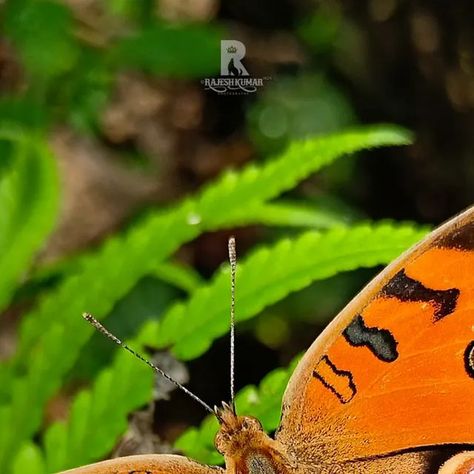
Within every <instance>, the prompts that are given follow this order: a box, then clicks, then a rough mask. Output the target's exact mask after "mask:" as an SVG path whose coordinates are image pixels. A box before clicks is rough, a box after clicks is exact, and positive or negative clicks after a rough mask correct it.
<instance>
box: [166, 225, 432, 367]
mask: <svg viewBox="0 0 474 474" xmlns="http://www.w3.org/2000/svg"><path fill="white" fill-rule="evenodd" d="M425 233H426V231H425V230H420V229H419V228H417V227H415V226H413V225H411V224H402V225H399V224H390V223H382V224H374V225H370V224H363V225H359V226H355V227H353V228H338V229H334V230H330V231H327V232H325V233H319V232H316V231H309V232H306V233H304V234H302V235H301V236H300V237H299V238H297V239H294V240H291V239H283V240H281V241H279V242H278V243H277V244H276V245H274V246H273V247H266V248H262V249H260V250H258V251H256V252H255V253H253V254H252V255H251V256H250V257H248V258H247V259H245V260H244V261H242V263H241V264H240V265H239V266H238V270H237V293H236V320H237V321H243V320H246V319H249V318H252V317H254V316H255V315H256V314H258V313H259V312H260V311H261V310H262V309H263V308H264V307H266V306H268V305H270V304H273V303H275V302H276V301H279V300H280V299H282V298H284V297H285V296H286V295H288V294H289V293H291V292H293V291H296V290H299V289H302V288H304V287H305V286H307V285H309V284H310V283H311V282H313V281H315V280H320V279H324V278H328V277H330V276H333V275H335V274H336V273H338V272H342V271H348V270H352V269H355V268H359V267H371V266H375V265H380V264H383V263H388V262H390V261H391V260H392V259H393V258H394V257H396V256H397V255H399V254H400V253H401V252H402V251H403V250H405V249H406V248H407V247H409V246H410V245H412V244H413V243H415V242H417V241H418V240H419V239H420V238H421V237H422V236H423V235H424V234H425ZM228 293H229V275H228V269H226V270H225V271H222V272H220V273H219V274H218V275H217V276H216V277H215V278H214V279H213V280H212V282H211V283H210V284H209V285H208V286H205V287H203V288H200V289H199V290H197V291H195V292H194V293H193V295H192V297H191V299H190V300H189V301H187V302H186V303H179V304H176V305H175V306H173V307H172V308H171V309H170V310H169V312H168V313H166V314H165V316H164V317H163V320H162V322H161V324H160V328H159V331H158V334H157V344H158V345H159V346H162V347H167V346H172V351H173V353H174V354H175V355H176V356H177V357H178V358H180V359H191V358H194V357H197V356H199V355H200V354H202V353H203V352H204V351H205V350H207V348H208V347H209V346H210V345H211V343H212V341H213V340H214V339H216V338H217V337H220V336H221V335H223V334H225V333H226V332H227V331H228V326H229V321H228V313H229V302H228V299H229V298H228Z"/></svg>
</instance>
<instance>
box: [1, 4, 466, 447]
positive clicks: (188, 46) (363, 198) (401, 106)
mask: <svg viewBox="0 0 474 474" xmlns="http://www.w3.org/2000/svg"><path fill="white" fill-rule="evenodd" d="M0 21H1V26H0V128H1V127H2V126H16V125H18V126H21V127H23V128H24V129H28V130H30V131H31V133H32V134H33V133H36V132H41V133H43V132H46V134H47V136H48V141H49V144H50V146H51V148H52V150H53V152H54V156H55V159H56V160H57V163H58V166H59V171H60V181H61V203H60V215H59V219H58V222H57V224H56V225H55V228H54V232H53V233H52V235H51V236H50V238H49V239H48V241H47V244H46V246H45V248H44V249H43V251H42V253H41V256H40V257H39V259H38V262H37V265H38V266H39V267H41V268H49V269H52V270H51V271H50V273H49V274H48V275H49V276H48V278H43V279H41V284H42V285H45V286H46V287H48V285H50V286H54V284H55V278H57V276H58V272H59V273H60V270H58V268H62V267H61V265H67V263H68V261H69V259H72V258H74V256H75V255H80V254H81V253H82V252H84V251H88V250H89V249H94V248H95V247H96V246H97V245H98V244H99V243H100V242H102V241H103V240H104V239H105V238H106V237H107V236H110V235H112V234H114V233H115V232H117V231H119V230H121V229H125V228H127V227H128V226H130V225H133V222H134V220H135V219H138V218H139V217H140V216H141V215H143V214H145V213H146V212H148V211H149V210H150V209H151V208H155V207H156V206H166V205H168V204H170V203H173V202H175V201H176V200H178V199H179V198H182V197H184V196H186V195H189V194H190V193H192V192H194V191H196V190H197V189H199V188H200V187H201V186H202V185H203V184H205V183H207V182H209V181H211V180H212V179H213V178H215V177H216V176H218V175H219V174H220V173H221V172H222V171H223V170H225V169H227V168H229V167H234V168H239V167H241V166H242V165H244V164H245V163H247V162H250V161H252V160H254V161H259V160H264V159H265V158H266V157H268V156H272V155H275V154H276V153H278V152H279V151H281V150H283V149H284V148H285V146H286V145H287V144H288V143H289V142H291V141H292V140H295V139H301V138H304V137H309V136H314V135H317V134H324V133H328V132H334V131H337V130H342V129H344V128H346V127H348V126H353V125H357V124H366V123H378V122H389V123H396V124H400V125H403V126H405V127H407V128H409V129H410V130H412V131H413V132H414V134H415V144H414V145H413V146H410V147H404V148H393V149H382V150H379V151H372V152H370V153H368V154H360V155H358V156H355V157H353V158H352V159H347V160H342V161H340V162H338V163H337V164H336V165H334V166H331V167H330V168H328V169H327V170H325V171H324V172H322V173H319V174H318V175H317V176H315V177H312V178H311V179H308V180H306V181H305V182H304V183H303V184H301V185H300V186H299V187H298V188H297V189H296V190H293V191H291V193H290V195H289V196H288V197H290V198H292V199H297V200H304V202H306V203H308V206H310V208H311V206H315V208H316V207H318V206H320V207H321V206H322V208H323V209H325V210H326V211H327V215H332V214H331V213H333V215H334V216H336V217H337V219H339V218H340V219H345V220H347V221H348V222H350V221H353V220H358V219H382V218H389V219H397V220H413V221H417V222H421V223H429V224H437V223H439V222H441V221H443V220H444V219H446V218H448V217H450V216H452V215H454V214H455V213H457V212H459V211H461V210H462V209H463V208H465V207H467V206H469V205H470V204H472V203H473V201H474V186H473V185H474V159H473V155H474V134H473V133H472V132H473V125H474V113H473V112H474V29H473V24H474V4H473V3H472V1H469V0H458V1H456V2H443V1H434V0H431V1H406V0H358V1H357V2H356V1H350V0H348V1H345V2H342V1H311V0H299V1H290V0H287V1H285V0H262V1H260V2H253V1H249V0H232V1H231V0H221V1H220V0H193V1H192V0H140V1H137V0H109V1H107V2H102V1H99V0H64V1H54V2H53V1H45V0H40V1H32V0H4V1H0ZM221 39H235V40H239V41H242V42H243V43H244V44H245V46H246V51H247V53H246V57H245V58H244V60H243V62H244V65H245V67H246V68H247V70H248V71H249V74H250V75H251V76H252V77H264V78H266V80H265V81H264V85H263V87H261V88H259V89H258V91H257V92H255V93H250V94H246V95H219V94H217V93H215V92H214V91H212V90H205V88H204V86H203V84H202V81H203V79H204V78H209V77H218V75H219V70H220V58H219V54H220V40H221ZM0 145H1V146H2V147H3V148H0V151H3V153H2V155H3V156H1V157H0V171H1V169H2V167H4V165H5V163H6V162H7V161H8V151H9V150H8V147H6V146H4V144H2V143H0ZM336 217H335V218H336ZM292 232H293V231H292V230H291V229H285V228H277V229H275V228H271V227H269V228H266V227H265V228H264V227H261V226H255V227H246V228H239V229H235V230H234V233H235V235H236V237H237V245H238V252H239V254H241V255H243V254H245V253H246V251H247V250H248V249H249V248H251V247H253V246H254V245H255V244H256V243H258V242H263V241H268V240H274V239H276V238H277V237H278V236H281V235H286V234H288V235H291V233H292ZM229 235H230V233H227V232H215V233H208V234H205V235H203V236H201V237H199V238H198V239H197V240H196V241H194V242H192V243H191V244H188V245H186V246H184V248H182V249H181V250H180V251H179V252H178V254H177V256H176V259H177V260H178V261H180V262H183V263H185V264H187V265H189V267H191V268H193V269H194V270H195V272H196V278H203V279H206V278H208V277H210V275H212V273H213V272H214V271H215V270H216V269H217V268H218V267H219V266H220V265H221V264H222V262H223V261H225V260H226V258H227V238H228V236H229ZM372 275H373V271H367V270H363V271H357V272H352V273H350V274H342V275H339V276H337V277H335V278H332V279H330V280H327V281H324V282H320V283H318V284H314V285H312V286H311V288H309V289H307V290H304V291H303V292H300V293H298V294H297V295H294V296H290V297H289V298H287V299H286V300H285V301H284V302H282V303H279V304H277V305H275V306H274V307H271V308H268V309H266V310H265V311H264V313H263V314H262V315H261V316H260V317H259V318H255V319H253V320H251V321H250V322H248V323H245V324H243V325H241V326H239V328H238V338H237V344H238V346H237V386H238V387H242V386H244V385H246V384H249V383H257V382H258V381H259V380H260V379H261V378H262V376H263V375H264V374H266V373H267V372H268V371H269V370H271V369H272V368H274V367H278V366H281V365H284V364H287V363H288V361H289V360H291V358H292V357H293V356H294V355H295V354H297V353H298V352H300V351H302V350H304V348H305V347H308V346H309V344H310V343H311V342H312V340H313V339H314V337H315V335H316V334H317V330H316V329H315V326H317V327H323V326H324V325H325V324H326V322H327V321H328V320H329V319H330V318H331V317H332V316H334V315H335V314H336V313H337V311H338V309H339V308H340V307H341V306H342V305H343V304H344V303H345V302H347V301H348V300H349V298H350V297H351V296H353V295H354V294H355V292H356V291H357V290H358V289H360V288H361V286H362V285H363V284H364V283H365V282H366V281H367V280H368V279H369V278H370V277H371V276H372ZM27 290H28V289H27ZM27 290H24V294H26V295H28V291H27ZM30 290H31V288H30ZM237 291H238V286H237ZM132 293H133V294H131V295H128V297H127V298H126V299H125V300H124V301H122V302H121V303H120V304H119V305H118V306H117V307H116V308H115V309H114V311H113V314H112V315H111V316H110V317H109V318H108V319H109V323H108V324H109V326H110V327H111V328H112V329H113V330H114V331H115V332H117V333H119V334H120V335H121V336H124V337H126V336H129V335H131V334H133V331H134V327H135V328H136V327H137V326H138V325H139V321H142V320H144V319H146V317H148V316H149V315H150V314H152V313H153V314H156V312H157V311H158V312H159V310H160V308H161V309H163V308H164V307H165V306H166V304H167V303H168V302H169V301H170V300H171V299H173V298H176V297H177V296H180V292H179V290H177V289H176V288H173V287H172V286H170V285H167V284H164V283H163V282H156V281H151V280H145V281H142V282H141V283H140V285H139V286H138V287H137V288H135V290H134V291H133V292H132ZM25 301H26V303H25ZM25 304H26V305H28V298H27V297H26V299H21V298H20V303H18V304H15V305H13V307H11V308H9V309H8V310H7V312H6V317H5V318H4V319H3V320H2V322H1V336H0V357H2V358H7V357H9V356H10V355H11V354H12V352H14V350H15V331H16V327H17V324H18V321H19V319H20V317H21V314H22V309H23V307H24V306H23V305H25ZM130 314H133V318H130ZM127 315H128V316H127ZM90 344H91V345H92V346H94V347H95V350H94V351H91V352H90V353H91V354H93V355H94V357H95V358H97V357H98V355H97V354H102V355H101V357H109V358H110V357H111V354H112V352H113V351H114V350H115V349H114V348H113V347H110V346H111V344H109V343H108V342H106V341H103V340H101V339H100V337H97V338H95V337H94V338H93V340H92V341H91V342H90ZM98 347H100V349H97V348H98ZM227 351H228V338H227V337H226V338H222V339H221V340H219V341H217V342H216V343H215V344H214V345H213V346H212V348H211V349H210V350H209V351H208V352H207V353H206V354H205V355H203V356H202V357H200V358H198V359H196V360H193V361H191V362H190V363H189V364H187V369H186V368H183V367H182V366H179V367H177V368H176V367H175V368H174V369H170V370H177V371H178V373H179V374H180V375H179V376H182V379H183V380H187V379H188V378H189V384H190V387H191V388H192V389H193V390H195V391H196V392H198V393H199V394H200V395H202V396H203V398H204V399H205V400H206V401H209V402H212V403H214V402H215V401H217V400H220V399H222V398H225V397H226V396H227V395H226V394H227V391H228V376H227V373H228V367H227ZM85 352H86V353H87V351H85ZM94 357H90V358H88V357H87V354H86V355H85V356H84V357H83V358H81V361H80V362H79V363H78V366H77V367H76V368H75V370H74V379H75V380H85V379H87V378H89V377H91V375H93V374H94V371H97V370H98V368H97V367H96V366H95V362H94ZM168 362H169V363H170V364H171V366H172V367H174V365H173V362H172V361H171V362H170V361H167V359H166V358H165V361H164V362H163V363H164V364H166V363H168ZM183 371H184V373H182V372H183ZM65 400H66V401H65ZM159 403H164V402H159ZM65 405H67V397H66V396H64V398H58V400H56V401H55V402H54V403H52V404H51V407H50V409H49V411H50V417H51V418H52V419H55V418H58V417H59V418H60V417H61V413H62V412H63V411H64V410H65V408H64V406H65ZM159 411H160V412H161V413H160V423H159V424H158V423H157V427H156V430H157V431H158V434H159V435H160V437H161V438H164V439H166V440H172V439H173V438H174V437H175V436H176V434H178V433H179V432H181V431H182V429H183V426H187V425H188V424H189V423H195V422H197V421H199V420H200V419H201V418H202V417H203V415H204V414H203V413H202V412H201V411H200V409H199V407H198V406H196V407H195V406H194V404H193V402H192V401H190V400H187V399H185V397H184V396H181V394H173V396H172V402H171V403H169V402H168V403H167V404H166V409H163V410H159Z"/></svg>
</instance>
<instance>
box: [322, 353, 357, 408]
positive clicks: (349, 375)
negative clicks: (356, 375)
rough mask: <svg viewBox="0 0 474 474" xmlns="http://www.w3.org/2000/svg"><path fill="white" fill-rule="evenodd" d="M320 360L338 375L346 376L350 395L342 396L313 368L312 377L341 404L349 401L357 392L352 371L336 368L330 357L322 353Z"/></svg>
mask: <svg viewBox="0 0 474 474" xmlns="http://www.w3.org/2000/svg"><path fill="white" fill-rule="evenodd" d="M321 360H324V361H325V362H326V364H327V365H328V366H329V367H330V368H331V370H332V371H333V372H334V373H335V374H336V375H338V376H340V377H344V378H347V381H348V387H349V389H350V390H351V392H352V395H351V397H350V398H344V397H343V396H342V395H341V394H340V393H339V392H338V391H337V390H336V388H335V387H333V386H332V385H331V384H330V383H329V382H328V381H327V380H326V379H325V378H324V377H322V376H321V375H320V374H319V373H318V372H317V371H316V370H313V377H315V378H317V379H318V380H319V381H320V382H321V383H322V384H323V385H324V386H325V387H326V388H327V389H328V390H330V391H331V392H332V393H334V395H336V397H337V398H338V399H339V401H340V402H341V403H343V404H346V403H349V402H350V401H351V400H352V399H353V398H354V396H355V395H356V393H357V387H356V386H355V383H354V379H353V378H352V373H351V372H349V371H348V370H341V369H338V368H337V367H336V366H335V365H334V364H333V363H332V362H331V359H329V357H328V356H326V355H324V356H323V357H321Z"/></svg>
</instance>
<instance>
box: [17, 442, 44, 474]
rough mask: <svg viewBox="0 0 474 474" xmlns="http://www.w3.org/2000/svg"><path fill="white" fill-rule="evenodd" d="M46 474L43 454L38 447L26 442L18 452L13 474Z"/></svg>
mask: <svg viewBox="0 0 474 474" xmlns="http://www.w3.org/2000/svg"><path fill="white" fill-rule="evenodd" d="M26 472H27V473H28V474H46V472H47V471H46V468H45V465H44V459H43V454H42V452H41V450H40V449H39V448H38V446H37V445H36V444H34V443H32V442H30V441H28V442H26V443H25V444H24V445H23V446H22V447H21V448H20V450H19V451H18V454H17V456H16V458H15V462H14V463H13V468H12V474H25V473H26Z"/></svg>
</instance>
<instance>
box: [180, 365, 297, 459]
mask: <svg viewBox="0 0 474 474" xmlns="http://www.w3.org/2000/svg"><path fill="white" fill-rule="evenodd" d="M298 360H299V357H296V358H295V359H294V360H293V362H292V363H291V364H290V366H289V367H288V368H286V369H282V368H280V369H276V370H273V371H272V372H270V373H269V374H267V375H266V376H265V377H264V378H263V380H262V381H261V382H260V385H259V386H258V387H255V386H254V385H248V386H247V387H245V388H243V389H242V390H240V392H239V393H238V394H237V396H236V399H235V403H236V407H237V412H238V414H239V415H246V416H253V417H255V418H257V419H258V420H260V422H261V423H262V425H263V428H264V429H265V430H266V431H267V432H270V431H273V430H275V429H276V428H277V427H278V423H279V420H280V411H281V401H282V398H283V393H284V391H285V388H286V386H287V384H288V380H289V379H290V377H291V374H292V373H293V371H294V369H295V367H296V364H297V363H298ZM218 429H219V424H218V423H217V420H216V418H215V417H214V416H208V417H206V419H205V420H204V421H203V422H202V423H201V426H200V427H199V428H190V429H188V430H187V431H186V432H185V433H184V434H183V435H181V436H180V437H179V438H178V439H177V440H176V442H175V447H176V448H177V449H179V450H180V451H182V452H183V453H184V454H185V455H186V456H188V457H190V458H192V459H196V460H197V461H200V462H203V463H209V464H222V462H223V458H222V456H221V455H220V454H219V453H218V452H217V451H216V449H215V447H214V438H215V436H216V433H217V431H218Z"/></svg>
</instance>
